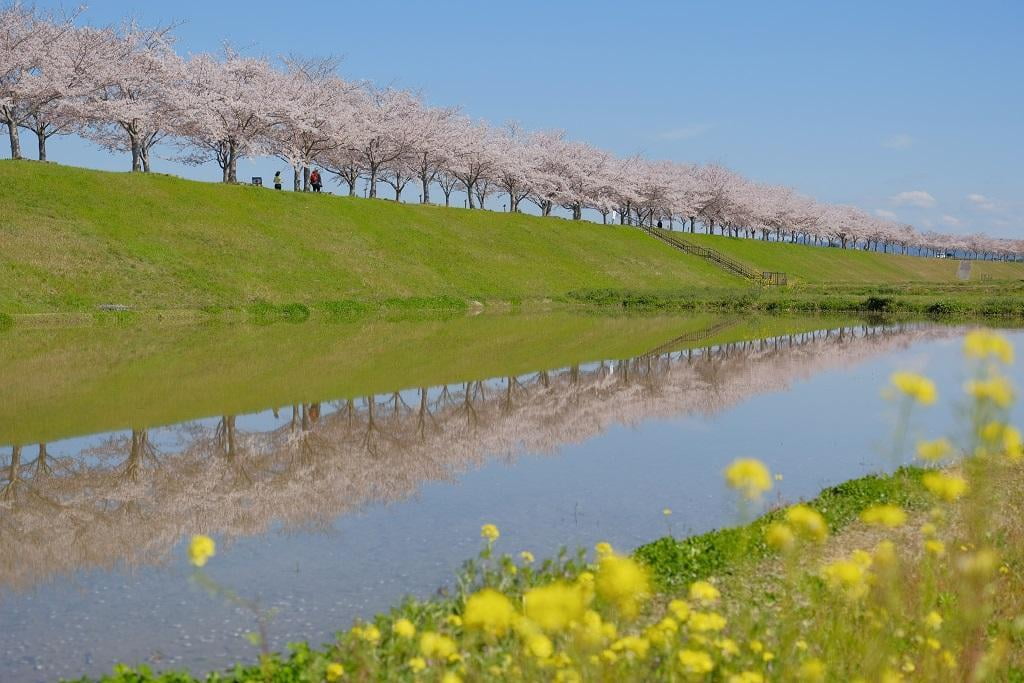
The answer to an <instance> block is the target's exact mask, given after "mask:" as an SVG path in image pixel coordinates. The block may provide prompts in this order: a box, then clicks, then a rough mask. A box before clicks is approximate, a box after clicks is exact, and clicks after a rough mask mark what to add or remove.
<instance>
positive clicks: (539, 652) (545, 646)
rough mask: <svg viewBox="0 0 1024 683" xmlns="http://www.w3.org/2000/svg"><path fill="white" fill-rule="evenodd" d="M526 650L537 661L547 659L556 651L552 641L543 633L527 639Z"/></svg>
mask: <svg viewBox="0 0 1024 683" xmlns="http://www.w3.org/2000/svg"><path fill="white" fill-rule="evenodd" d="M526 649H527V651H528V652H529V653H530V654H531V655H533V656H534V657H536V658H537V659H547V658H548V657H550V656H551V654H552V653H553V652H554V651H555V647H554V645H552V644H551V640H550V639H549V638H548V637H547V636H546V635H544V634H543V633H535V634H533V635H532V636H530V637H529V638H527V640H526Z"/></svg>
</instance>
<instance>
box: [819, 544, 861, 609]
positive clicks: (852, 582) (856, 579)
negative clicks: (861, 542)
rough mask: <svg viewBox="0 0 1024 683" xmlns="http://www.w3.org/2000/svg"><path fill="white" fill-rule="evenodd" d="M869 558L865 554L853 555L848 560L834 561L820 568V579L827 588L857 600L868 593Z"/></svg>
mask: <svg viewBox="0 0 1024 683" xmlns="http://www.w3.org/2000/svg"><path fill="white" fill-rule="evenodd" d="M870 566H871V558H870V556H869V555H867V554H866V553H854V554H853V555H851V556H850V558H848V559H842V560H836V561H835V562H832V563H830V564H827V565H825V566H824V567H823V568H822V571H821V573H822V577H823V578H824V579H825V581H826V582H827V583H828V585H829V587H831V588H832V589H834V590H836V591H839V592H841V593H842V594H843V595H844V596H845V597H846V598H848V599H850V600H859V599H861V598H863V597H864V596H865V595H867V593H868V589H869V587H870V585H869V574H868V568H869V567H870Z"/></svg>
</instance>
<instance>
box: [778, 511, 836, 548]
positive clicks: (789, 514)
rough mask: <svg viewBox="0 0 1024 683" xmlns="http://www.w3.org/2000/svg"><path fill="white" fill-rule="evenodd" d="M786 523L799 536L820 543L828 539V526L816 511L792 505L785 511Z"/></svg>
mask: <svg viewBox="0 0 1024 683" xmlns="http://www.w3.org/2000/svg"><path fill="white" fill-rule="evenodd" d="M786 521H787V522H789V524H790V526H792V527H793V529H794V530H795V531H796V532H797V534H799V535H800V536H802V537H804V538H807V539H810V540H812V541H816V542H818V543H821V542H822V541H824V540H825V539H826V538H828V524H827V523H826V522H825V518H824V517H822V516H821V513H819V512H818V511H817V510H814V509H812V508H809V507H807V506H806V505H794V506H793V507H791V508H789V509H788V510H786Z"/></svg>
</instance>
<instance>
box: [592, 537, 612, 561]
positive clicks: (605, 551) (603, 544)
mask: <svg viewBox="0 0 1024 683" xmlns="http://www.w3.org/2000/svg"><path fill="white" fill-rule="evenodd" d="M594 552H596V553H597V556H598V557H599V558H600V557H604V556H605V555H611V554H612V553H613V552H615V550H614V549H613V548H612V544H611V543H609V542H608V541H599V542H598V543H596V544H595V545H594Z"/></svg>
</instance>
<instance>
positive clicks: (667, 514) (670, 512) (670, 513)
mask: <svg viewBox="0 0 1024 683" xmlns="http://www.w3.org/2000/svg"><path fill="white" fill-rule="evenodd" d="M661 514H663V515H665V516H666V517H670V516H671V515H672V509H671V508H665V509H664V510H662V511H661Z"/></svg>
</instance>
